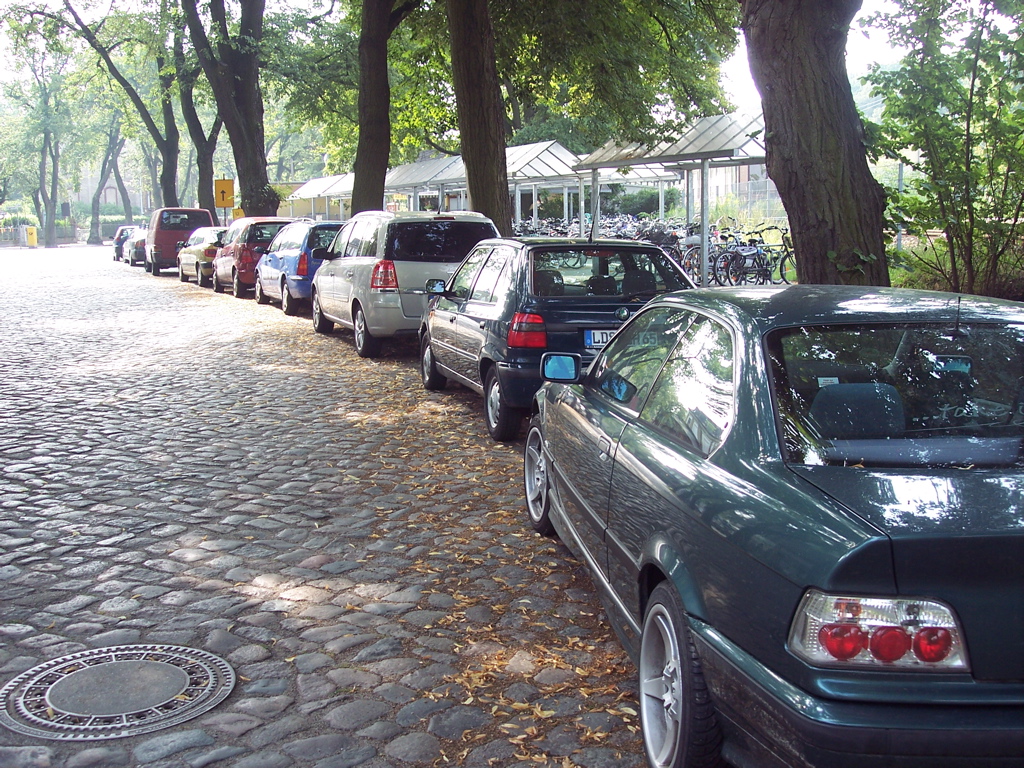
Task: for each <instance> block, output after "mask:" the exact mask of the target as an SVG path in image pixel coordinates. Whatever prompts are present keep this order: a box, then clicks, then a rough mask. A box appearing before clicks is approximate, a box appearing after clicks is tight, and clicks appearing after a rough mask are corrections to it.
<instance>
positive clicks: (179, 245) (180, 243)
mask: <svg viewBox="0 0 1024 768" xmlns="http://www.w3.org/2000/svg"><path fill="white" fill-rule="evenodd" d="M184 247H185V241H184V240H179V241H178V242H176V243H175V244H174V250H176V251H180V250H181V249H182V248H184Z"/></svg>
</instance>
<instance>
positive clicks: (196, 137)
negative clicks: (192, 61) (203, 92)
mask: <svg viewBox="0 0 1024 768" xmlns="http://www.w3.org/2000/svg"><path fill="white" fill-rule="evenodd" d="M174 61H175V69H176V70H177V73H178V84H179V101H180V102H181V115H182V118H183V119H184V120H185V126H186V128H188V135H189V138H190V139H191V140H192V145H193V147H195V151H196V170H197V173H198V177H199V178H198V181H197V187H196V197H197V198H198V200H199V207H200V208H205V209H206V210H208V211H209V212H210V215H211V216H213V223H214V224H216V225H218V226H219V225H220V218H219V217H218V216H217V197H216V194H215V193H214V190H213V181H214V167H213V155H214V153H215V152H216V151H217V139H218V137H219V136H220V129H221V126H223V125H224V121H223V120H221V118H220V115H218V116H217V118H216V119H215V120H214V121H213V125H212V126H211V128H210V134H209V136H207V134H206V131H205V130H204V129H203V123H202V121H201V120H200V119H199V112H198V111H197V110H196V102H195V95H194V91H195V85H196V78H197V76H198V74H199V68H198V67H190V66H188V65H187V64H186V63H185V52H184V44H183V41H182V39H181V36H180V35H177V34H176V35H175V38H174ZM274 213H277V211H276V210H275V211H274Z"/></svg>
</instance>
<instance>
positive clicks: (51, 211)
mask: <svg viewBox="0 0 1024 768" xmlns="http://www.w3.org/2000/svg"><path fill="white" fill-rule="evenodd" d="M59 174H60V147H59V146H58V145H57V140H56V139H55V138H54V136H53V134H52V133H50V131H49V130H44V131H43V146H42V149H41V150H40V153H39V194H40V197H41V200H42V205H41V206H39V205H37V206H36V208H37V210H39V208H40V207H41V208H42V214H43V218H42V225H43V247H44V248H56V247H57V189H58V187H57V180H58V179H59V178H60V176H59Z"/></svg>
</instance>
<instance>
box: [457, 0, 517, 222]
mask: <svg viewBox="0 0 1024 768" xmlns="http://www.w3.org/2000/svg"><path fill="white" fill-rule="evenodd" d="M447 5H448V35H449V38H450V40H451V56H452V85H453V86H454V88H455V100H456V104H457V108H458V113H459V133H460V135H461V137H462V161H463V163H465V166H466V182H467V184H468V186H469V198H470V204H471V205H472V207H473V209H474V210H477V211H480V212H481V213H483V214H485V215H486V216H489V217H490V218H491V220H492V221H493V222H494V225H495V226H496V227H497V228H498V231H499V232H501V234H503V235H506V236H508V235H511V234H512V203H511V201H510V200H509V194H508V169H507V168H506V165H505V110H504V107H503V105H502V101H501V88H500V85H499V82H498V70H497V65H496V64H495V60H494V29H493V27H492V26H491V15H490V12H489V10H488V8H487V0H447Z"/></svg>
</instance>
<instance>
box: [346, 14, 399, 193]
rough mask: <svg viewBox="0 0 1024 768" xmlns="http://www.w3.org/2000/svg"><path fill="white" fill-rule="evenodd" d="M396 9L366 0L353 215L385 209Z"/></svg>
mask: <svg viewBox="0 0 1024 768" xmlns="http://www.w3.org/2000/svg"><path fill="white" fill-rule="evenodd" d="M393 6H394V0H363V20H362V28H361V30H360V32H359V142H358V144H357V145H356V160H355V163H354V164H353V168H352V169H353V171H355V179H354V181H353V183H352V213H359V212H360V211H372V210H378V209H380V208H382V207H383V206H384V177H385V176H386V175H387V170H388V158H389V156H390V154H391V116H390V114H389V113H390V110H391V84H390V83H389V81H388V38H389V37H390V36H391V31H390V29H389V28H388V19H389V17H390V15H391V8H392V7H393Z"/></svg>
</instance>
